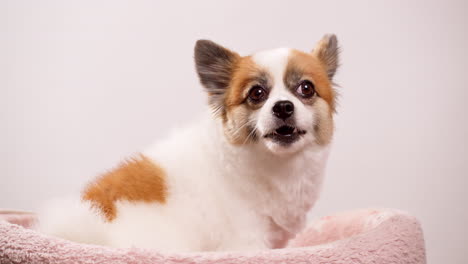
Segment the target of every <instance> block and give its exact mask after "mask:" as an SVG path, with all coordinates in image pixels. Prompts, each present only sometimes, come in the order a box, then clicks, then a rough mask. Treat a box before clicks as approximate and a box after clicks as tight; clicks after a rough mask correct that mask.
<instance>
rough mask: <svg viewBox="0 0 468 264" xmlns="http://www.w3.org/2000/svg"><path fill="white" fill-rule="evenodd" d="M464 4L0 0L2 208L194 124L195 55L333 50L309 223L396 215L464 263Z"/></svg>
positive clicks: (78, 181)
mask: <svg viewBox="0 0 468 264" xmlns="http://www.w3.org/2000/svg"><path fill="white" fill-rule="evenodd" d="M467 11H468V4H467V2H466V1H340V2H335V1H267V0H264V1H252V0H250V1H185V2H179V1H165V2H162V1H130V0H129V1H94V0H93V1H48V0H44V1H32V0H31V1H21V0H12V1H4V0H0V208H14V209H26V210H34V208H35V207H36V206H38V205H39V204H40V203H41V202H43V201H44V200H46V199H48V198H51V197H57V196H61V195H67V194H70V193H76V192H78V191H79V190H80V189H81V187H82V186H83V184H84V183H85V182H86V181H87V180H89V179H90V178H91V177H93V176H95V175H97V174H99V173H101V172H103V171H105V170H106V169H109V168H111V167H112V166H114V165H115V164H116V163H117V162H118V161H119V160H121V159H122V158H123V157H126V156H128V155H130V154H132V153H135V152H137V151H138V150H140V149H142V148H143V147H145V146H146V145H148V144H149V143H151V142H152V141H153V140H155V139H157V138H158V137H160V136H162V135H164V134H166V133H167V132H168V130H170V129H171V128H172V127H174V126H176V125H177V124H183V123H185V122H187V121H189V120H191V119H193V118H194V117H196V116H197V115H198V114H199V113H200V112H201V111H202V110H203V108H204V102H205V95H204V94H203V92H202V89H201V87H200V85H199V84H198V80H197V78H196V75H195V72H194V66H193V55H192V52H193V46H194V43H195V41H196V40H197V39H199V38H209V39H212V40H215V41H217V42H219V43H221V44H224V45H226V46H227V47H230V48H232V49H234V50H236V51H238V52H240V53H241V54H248V53H250V52H254V51H257V50H261V49H266V48H273V47H279V46H289V47H296V48H299V49H302V50H310V49H311V48H312V47H313V45H314V44H315V42H316V41H317V40H318V39H319V38H320V37H321V36H322V34H324V33H328V32H333V33H336V34H337V35H338V37H339V40H340V42H341V46H342V51H343V52H342V67H341V69H340V70H339V73H338V75H337V77H336V81H337V82H338V83H339V84H340V86H341V87H340V88H339V90H340V93H341V98H340V107H339V109H338V111H339V114H338V116H337V118H336V122H337V132H336V136H335V142H334V149H333V153H332V156H331V158H330V161H329V170H328V176H327V179H326V183H325V187H324V189H323V193H322V198H321V200H320V201H319V203H318V204H317V206H316V208H315V209H314V210H313V211H312V213H311V216H312V217H317V216H321V215H324V214H327V213H332V212H335V211H340V210H348V209H352V208H359V207H370V206H384V207H395V208H400V209H403V210H406V211H409V212H411V213H412V214H414V215H416V216H417V217H418V218H419V219H420V220H421V222H422V225H423V228H424V232H425V236H426V242H427V251H428V260H429V262H430V263H467V262H468V257H467V256H466V250H468V246H467V245H468V228H467V226H466V225H467V223H468V206H467V202H468V199H467V198H466V191H465V190H466V188H468V180H467V178H468V173H467V172H468V153H467V149H468V144H467V142H468V141H467V136H468V122H467V120H468V118H467V117H466V115H467V112H468V111H467V110H468V107H467V105H466V104H467V101H468V92H467V90H468V87H467V83H468V74H467V69H468V63H467V61H468V52H467V51H466V49H467V47H468V30H467V26H468V19H467V15H468V14H467Z"/></svg>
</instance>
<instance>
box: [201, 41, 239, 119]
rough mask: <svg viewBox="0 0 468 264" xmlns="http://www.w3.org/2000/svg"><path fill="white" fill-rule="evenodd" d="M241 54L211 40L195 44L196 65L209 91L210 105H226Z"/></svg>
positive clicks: (215, 107) (218, 106) (220, 106)
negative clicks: (229, 88)
mask: <svg viewBox="0 0 468 264" xmlns="http://www.w3.org/2000/svg"><path fill="white" fill-rule="evenodd" d="M239 59H240V56H239V55H238V54H237V53H235V52H233V51H230V50H228V49H226V48H224V47H223V46H221V45H218V44H216V43H214V42H213V41H210V40H204V39H203V40H198V41H197V44H196V45H195V65H196V68H197V73H198V77H199V78H200V82H201V83H202V85H203V86H204V87H205V88H206V90H207V91H208V96H209V103H210V105H211V106H212V107H213V108H214V109H216V110H218V109H222V108H223V105H224V94H225V91H226V89H227V88H228V86H229V82H230V81H231V78H232V73H233V71H234V67H235V65H236V62H237V61H238V60H239Z"/></svg>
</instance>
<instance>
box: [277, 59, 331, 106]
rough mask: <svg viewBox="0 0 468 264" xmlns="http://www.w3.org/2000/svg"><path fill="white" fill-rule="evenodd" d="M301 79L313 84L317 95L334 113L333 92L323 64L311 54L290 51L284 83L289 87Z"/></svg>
mask: <svg viewBox="0 0 468 264" xmlns="http://www.w3.org/2000/svg"><path fill="white" fill-rule="evenodd" d="M303 79H308V80H310V81H312V82H313V83H314V85H315V90H316V92H317V93H318V95H319V96H320V97H321V98H322V99H323V100H325V101H326V102H327V103H328V105H329V106H330V109H332V111H334V110H335V92H334V90H333V87H332V83H331V81H330V80H329V79H328V75H327V71H326V69H325V68H324V67H323V64H322V63H321V62H320V60H319V59H318V58H317V57H316V56H315V55H313V54H309V53H305V52H302V51H298V50H292V51H291V54H290V57H289V62H288V65H287V67H286V72H285V75H284V82H285V84H286V85H287V86H290V87H291V86H292V85H293V84H294V83H297V81H299V80H303Z"/></svg>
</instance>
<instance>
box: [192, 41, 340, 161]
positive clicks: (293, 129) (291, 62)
mask: <svg viewBox="0 0 468 264" xmlns="http://www.w3.org/2000/svg"><path fill="white" fill-rule="evenodd" d="M338 53H339V50H338V42H337V39H336V37H335V35H326V36H324V37H323V38H322V40H321V41H320V42H319V43H318V44H317V45H316V47H315V48H314V49H313V51H312V52H310V53H305V52H301V51H298V50H294V49H285V48H282V49H275V50H268V51H263V52H259V53H256V54H254V55H252V56H245V57H242V56H240V55H239V54H237V53H235V52H233V51H230V50H228V49H226V48H224V47H222V46H220V45H218V44H216V43H214V42H212V41H209V40H199V41H197V44H196V46H195V63H196V68H197V72H198V75H199V77H200V81H201V83H202V84H203V86H204V87H205V88H206V90H207V92H208V95H209V104H210V106H211V107H212V108H213V110H214V112H215V114H216V116H218V117H220V118H222V121H223V125H224V131H225V135H226V137H227V139H228V140H229V141H230V142H231V143H232V144H263V145H264V146H266V147H267V149H269V150H270V151H272V152H274V153H292V152H297V151H299V150H301V149H302V148H304V146H306V145H308V144H317V145H326V144H328V143H329V142H330V140H331V138H332V135H333V113H334V110H335V92H334V90H333V87H332V78H333V75H334V74H335V72H336V69H337V67H338Z"/></svg>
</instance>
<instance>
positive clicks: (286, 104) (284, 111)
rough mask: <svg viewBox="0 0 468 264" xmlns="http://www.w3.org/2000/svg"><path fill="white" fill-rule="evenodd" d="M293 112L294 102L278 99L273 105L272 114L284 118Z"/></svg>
mask: <svg viewBox="0 0 468 264" xmlns="http://www.w3.org/2000/svg"><path fill="white" fill-rule="evenodd" d="M293 113H294V104H293V103H292V102H291V101H278V102H276V104H275V105H274V106H273V114H274V115H275V116H276V117H278V118H280V119H283V120H285V119H286V118H288V117H290V116H291V115H292V114H293Z"/></svg>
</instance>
